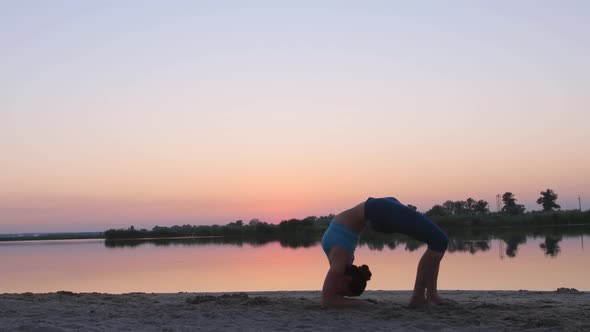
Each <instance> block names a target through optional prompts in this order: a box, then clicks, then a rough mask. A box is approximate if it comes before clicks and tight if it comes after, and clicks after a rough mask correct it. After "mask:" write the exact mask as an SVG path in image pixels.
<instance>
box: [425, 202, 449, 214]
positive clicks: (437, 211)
mask: <svg viewBox="0 0 590 332" xmlns="http://www.w3.org/2000/svg"><path fill="white" fill-rule="evenodd" d="M425 214H426V216H428V217H432V216H439V217H443V216H446V215H448V214H449V211H448V210H447V209H446V208H445V207H444V206H442V205H439V204H436V205H435V206H433V207H432V208H431V209H430V210H428V211H426V213H425Z"/></svg>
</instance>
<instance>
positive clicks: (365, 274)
mask: <svg viewBox="0 0 590 332" xmlns="http://www.w3.org/2000/svg"><path fill="white" fill-rule="evenodd" d="M344 274H346V275H349V276H350V277H352V281H351V282H350V291H351V292H352V296H359V295H361V294H362V293H363V292H364V291H365V287H367V280H371V275H373V274H372V273H371V271H370V270H369V267H368V266H366V265H361V266H356V265H348V266H347V267H346V270H345V271H344Z"/></svg>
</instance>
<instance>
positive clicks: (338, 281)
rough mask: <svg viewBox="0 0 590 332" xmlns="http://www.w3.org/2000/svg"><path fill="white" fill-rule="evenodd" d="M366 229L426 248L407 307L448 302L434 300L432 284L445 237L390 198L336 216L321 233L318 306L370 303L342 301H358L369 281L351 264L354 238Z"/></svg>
mask: <svg viewBox="0 0 590 332" xmlns="http://www.w3.org/2000/svg"><path fill="white" fill-rule="evenodd" d="M367 224H368V225H370V226H371V227H372V228H373V229H374V230H375V231H377V232H382V233H401V234H406V235H408V236H411V237H413V238H415V239H416V240H419V241H423V242H426V243H427V244H428V249H427V250H426V252H425V253H424V255H423V256H422V258H421V259H420V262H419V263H418V272H417V274H416V282H415V284H414V293H413V295H412V299H411V301H410V306H411V307H418V306H423V305H426V304H428V303H429V302H430V303H434V304H445V303H448V302H450V300H447V299H443V298H441V297H439V296H438V293H437V287H436V282H437V279H438V270H439V266H440V261H441V259H442V257H443V255H444V253H445V251H446V249H447V244H448V241H449V240H448V237H447V235H446V234H445V233H444V232H443V231H442V230H441V229H440V228H439V227H438V226H436V225H435V224H434V223H432V221H430V220H429V219H428V218H426V217H425V216H424V215H422V214H421V213H419V212H416V211H414V210H412V209H410V208H408V207H407V206H405V205H403V204H402V203H400V202H399V201H398V200H397V199H395V198H393V197H386V198H372V197H370V198H369V199H367V200H366V201H365V202H363V203H360V204H358V205H357V206H355V207H353V208H352V209H348V210H346V211H344V212H342V213H340V214H338V215H337V216H336V217H334V219H333V220H332V222H330V226H329V227H328V229H327V230H326V232H325V233H324V237H323V238H322V248H323V249H324V252H325V253H326V255H327V256H328V260H329V262H330V269H329V270H328V274H327V275H326V279H325V280H324V286H323V288H322V298H321V304H322V307H345V306H351V305H362V304H369V303H374V302H375V301H372V300H356V299H350V298H347V297H345V296H359V295H360V294H361V293H362V292H363V291H364V290H365V287H366V285H367V281H368V280H369V279H371V272H370V271H369V268H368V266H366V265H362V266H360V267H358V266H355V265H353V264H352V262H353V261H354V250H355V248H356V244H357V242H358V238H359V234H360V233H361V232H362V231H363V229H364V228H365V227H366V226H367Z"/></svg>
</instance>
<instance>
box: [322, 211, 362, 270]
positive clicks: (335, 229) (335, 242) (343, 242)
mask: <svg viewBox="0 0 590 332" xmlns="http://www.w3.org/2000/svg"><path fill="white" fill-rule="evenodd" d="M358 241H359V234H357V233H355V232H353V231H352V230H350V229H348V227H346V226H344V225H340V224H337V223H335V222H334V221H332V222H330V225H329V226H328V229H327V230H326V232H325V233H324V237H323V238H322V249H324V252H325V253H326V256H329V254H330V249H332V247H333V246H337V247H340V248H342V249H345V250H346V251H348V253H349V254H350V262H349V263H350V264H352V262H353V261H354V249H355V248H356V244H357V243H358Z"/></svg>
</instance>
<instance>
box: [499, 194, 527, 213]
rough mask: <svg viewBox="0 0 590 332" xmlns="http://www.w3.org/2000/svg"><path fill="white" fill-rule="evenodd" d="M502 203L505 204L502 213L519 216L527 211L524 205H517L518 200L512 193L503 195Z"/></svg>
mask: <svg viewBox="0 0 590 332" xmlns="http://www.w3.org/2000/svg"><path fill="white" fill-rule="evenodd" d="M502 202H504V206H503V207H502V212H504V213H508V214H511V215H517V214H522V213H524V211H525V210H526V209H525V208H524V205H521V204H516V198H515V197H514V194H513V193H511V192H506V193H504V195H502Z"/></svg>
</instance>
